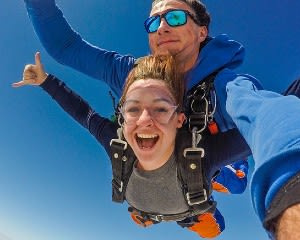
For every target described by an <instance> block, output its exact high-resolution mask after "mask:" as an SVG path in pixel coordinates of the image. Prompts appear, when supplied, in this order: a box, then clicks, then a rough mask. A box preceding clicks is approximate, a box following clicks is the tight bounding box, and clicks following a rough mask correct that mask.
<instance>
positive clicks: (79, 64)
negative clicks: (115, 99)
mask: <svg viewBox="0 0 300 240" xmlns="http://www.w3.org/2000/svg"><path fill="white" fill-rule="evenodd" d="M24 2H25V5H26V8H27V12H28V16H29V18H30V20H31V22H32V24H33V27H34V30H35V32H36V34H37V36H38V37H39V39H40V41H41V43H42V44H43V46H44V47H45V49H46V51H47V52H48V53H49V55H51V56H52V57H53V58H54V59H55V60H56V61H58V62H59V63H61V64H64V65H67V66H69V67H72V68H74V69H75V70H78V71H80V72H82V73H84V74H86V75H88V76H90V77H93V78H96V79H100V80H102V81H104V82H106V83H107V84H108V85H109V86H110V87H111V89H112V90H113V91H114V92H115V93H116V94H117V95H118V96H119V95H120V93H121V89H122V87H123V83H124V81H125V79H126V77H127V75H128V72H129V71H130V70H131V69H132V67H133V64H134V62H135V58H134V57H132V56H123V55H120V54H118V53H117V52H114V51H107V50H105V49H102V48H99V47H96V46H93V45H92V44H90V43H88V42H87V41H85V40H84V39H82V38H81V36H80V35H79V34H78V33H77V32H75V31H74V30H73V29H72V27H71V26H70V25H69V24H68V22H67V20H66V19H65V17H64V16H63V13H62V11H61V10H60V9H59V7H58V6H57V5H56V4H55V1H54V0H24Z"/></svg>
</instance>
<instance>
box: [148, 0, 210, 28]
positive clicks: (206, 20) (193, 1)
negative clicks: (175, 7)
mask: <svg viewBox="0 0 300 240" xmlns="http://www.w3.org/2000/svg"><path fill="white" fill-rule="evenodd" d="M161 1H164V0H153V2H152V8H153V7H154V5H156V4H157V3H158V2H161ZM178 1H181V2H185V3H186V4H187V5H188V6H189V7H190V8H191V9H193V10H194V12H195V14H196V19H197V21H198V22H199V25H201V26H206V27H207V30H209V24H210V15H209V13H208V11H207V9H206V6H205V5H204V4H203V3H202V2H201V1H200V0H178Z"/></svg>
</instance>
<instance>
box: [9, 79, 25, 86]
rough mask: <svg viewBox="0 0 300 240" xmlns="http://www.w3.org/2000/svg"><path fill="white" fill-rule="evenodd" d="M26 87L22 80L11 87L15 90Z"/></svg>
mask: <svg viewBox="0 0 300 240" xmlns="http://www.w3.org/2000/svg"><path fill="white" fill-rule="evenodd" d="M24 85H26V84H25V82H24V81H23V80H21V81H20V82H15V83H12V84H11V86H12V87H14V88H17V87H22V86H24Z"/></svg>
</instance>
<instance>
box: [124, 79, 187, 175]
mask: <svg viewBox="0 0 300 240" xmlns="http://www.w3.org/2000/svg"><path fill="white" fill-rule="evenodd" d="M175 105H176V103H175V100H174V99H173V97H172V94H171V93H170V91H169V90H168V88H167V87H166V85H165V83H164V82H163V81H161V80H155V79H146V80H137V81H135V82H134V83H133V84H132V85H131V86H130V87H129V89H128V92H127V94H126V98H125V103H124V106H123V109H124V110H123V116H124V118H125V123H124V129H123V133H124V137H125V139H126V140H127V142H128V144H129V145H130V146H131V148H132V149H133V151H134V153H135V155H136V156H137V158H138V167H140V168H142V169H144V170H153V169H157V168H159V167H161V166H162V165H163V164H165V163H166V161H167V160H168V159H169V157H170V156H171V154H172V152H173V150H174V147H175V137H176V133H177V128H180V127H181V126H182V124H183V122H184V119H185V117H184V114H183V113H177V112H175V109H176V108H174V106H175ZM167 111H170V112H169V113H170V114H167V117H166V118H164V116H166V113H167ZM126 113H127V114H128V116H129V115H130V114H131V115H135V114H136V117H133V118H129V117H127V122H126V117H125V116H126ZM128 119H129V120H128ZM129 121H131V122H130V123H129Z"/></svg>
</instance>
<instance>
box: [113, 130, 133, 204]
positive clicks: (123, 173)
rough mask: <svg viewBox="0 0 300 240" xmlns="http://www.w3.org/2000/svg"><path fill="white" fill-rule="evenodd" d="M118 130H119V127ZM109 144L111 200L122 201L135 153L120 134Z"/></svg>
mask: <svg viewBox="0 0 300 240" xmlns="http://www.w3.org/2000/svg"><path fill="white" fill-rule="evenodd" d="M118 131H121V130H120V128H119V129H118ZM118 135H119V134H118ZM110 146H111V157H110V159H111V163H112V173H113V179H112V200H113V201H114V202H119V203H122V202H124V200H125V192H126V187H127V183H128V180H129V177H130V175H131V173H132V169H133V164H134V161H135V155H134V153H133V151H132V149H131V148H130V147H129V146H128V144H127V142H126V141H124V140H122V139H121V137H120V135H119V138H118V139H112V140H111V142H110Z"/></svg>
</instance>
